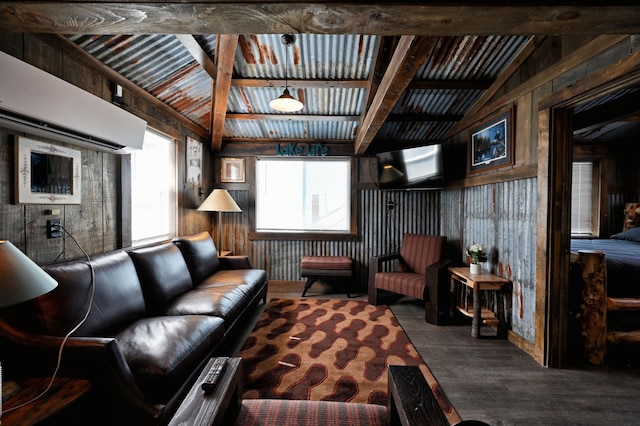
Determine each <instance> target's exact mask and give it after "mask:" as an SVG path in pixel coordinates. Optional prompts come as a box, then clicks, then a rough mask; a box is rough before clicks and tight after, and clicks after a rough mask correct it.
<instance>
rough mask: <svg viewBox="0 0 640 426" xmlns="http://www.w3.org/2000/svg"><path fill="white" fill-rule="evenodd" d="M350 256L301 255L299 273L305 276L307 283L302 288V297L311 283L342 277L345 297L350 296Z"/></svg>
mask: <svg viewBox="0 0 640 426" xmlns="http://www.w3.org/2000/svg"><path fill="white" fill-rule="evenodd" d="M351 263H352V262H351V258H349V257H347V256H303V257H302V260H301V261H300V275H302V277H306V278H307V283H306V284H305V285H304V290H302V297H304V296H305V294H306V293H307V290H309V288H311V286H312V285H313V283H315V282H316V281H318V280H321V279H325V280H330V279H335V278H339V279H343V281H344V286H345V291H346V293H347V297H351V294H350V291H349V278H351V276H352V268H351Z"/></svg>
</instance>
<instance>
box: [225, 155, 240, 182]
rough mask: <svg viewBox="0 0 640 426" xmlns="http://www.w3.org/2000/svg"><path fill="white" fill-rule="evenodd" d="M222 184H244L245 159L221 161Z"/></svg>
mask: <svg viewBox="0 0 640 426" xmlns="http://www.w3.org/2000/svg"><path fill="white" fill-rule="evenodd" d="M220 169H221V176H220V181H221V182H244V158H222V159H220Z"/></svg>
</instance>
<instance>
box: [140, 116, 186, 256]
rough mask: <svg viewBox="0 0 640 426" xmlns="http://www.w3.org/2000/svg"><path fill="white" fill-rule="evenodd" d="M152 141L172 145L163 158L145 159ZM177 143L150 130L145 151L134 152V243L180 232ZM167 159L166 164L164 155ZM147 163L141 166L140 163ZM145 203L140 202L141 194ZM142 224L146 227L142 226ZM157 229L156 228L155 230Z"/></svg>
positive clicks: (168, 236) (169, 236)
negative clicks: (178, 227)
mask: <svg viewBox="0 0 640 426" xmlns="http://www.w3.org/2000/svg"><path fill="white" fill-rule="evenodd" d="M153 141H156V142H160V143H162V141H166V142H167V143H169V144H170V146H169V149H168V150H166V152H164V153H161V155H160V158H157V156H156V157H155V158H153V157H152V158H145V157H148V156H145V154H146V153H148V151H147V152H145V148H147V149H149V147H150V146H151V144H152V143H153ZM176 151H177V144H176V142H175V140H173V139H172V138H170V137H168V136H165V135H162V134H160V133H158V132H156V131H153V130H151V129H147V131H146V133H145V142H144V145H143V148H142V150H140V151H134V152H132V153H131V244H132V246H134V247H136V246H141V245H145V244H150V243H154V242H159V241H166V240H170V239H171V238H174V237H175V236H176V235H177V224H178V194H177V192H178V173H177V166H176V164H177V163H176V159H177V152H176ZM164 154H166V155H167V158H166V161H165V162H164V163H161V162H162V161H163V155H164ZM145 161H146V162H147V164H146V165H144V166H142V167H146V168H144V169H141V166H140V164H144V162H145ZM143 194H144V197H146V203H145V204H140V203H139V202H140V201H141V197H142V196H143ZM141 224H144V227H145V228H148V229H140V228H139V227H140V226H141ZM155 230H157V231H155Z"/></svg>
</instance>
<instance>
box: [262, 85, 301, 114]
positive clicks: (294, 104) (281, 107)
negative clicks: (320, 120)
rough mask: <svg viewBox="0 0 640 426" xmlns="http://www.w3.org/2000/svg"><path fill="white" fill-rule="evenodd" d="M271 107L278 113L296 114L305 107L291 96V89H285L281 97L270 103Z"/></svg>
mask: <svg viewBox="0 0 640 426" xmlns="http://www.w3.org/2000/svg"><path fill="white" fill-rule="evenodd" d="M269 106H270V107H271V108H273V109H275V110H276V111H282V112H294V111H300V110H301V109H302V107H303V106H304V105H303V104H302V102H300V101H299V100H297V99H295V98H294V97H293V96H291V93H289V89H287V88H285V89H284V92H282V95H280V97H279V98H276V99H274V100H272V101H271V102H269Z"/></svg>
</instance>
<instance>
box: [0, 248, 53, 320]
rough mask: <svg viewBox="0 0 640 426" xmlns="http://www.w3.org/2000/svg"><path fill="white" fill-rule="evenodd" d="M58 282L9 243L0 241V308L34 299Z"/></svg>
mask: <svg viewBox="0 0 640 426" xmlns="http://www.w3.org/2000/svg"><path fill="white" fill-rule="evenodd" d="M57 286H58V282H57V281H56V280H54V279H53V278H52V277H51V276H50V275H49V274H47V273H46V272H45V271H44V270H43V269H42V268H40V267H39V266H38V265H36V263H35V262H34V261H33V260H31V259H29V257H27V255H25V254H24V253H23V252H21V251H20V250H19V249H18V248H17V247H16V246H14V245H13V244H12V243H11V242H10V241H0V308H4V307H6V306H11V305H15V304H17V303H20V302H25V301H27V300H31V299H35V298H36V297H38V296H41V295H43V294H45V293H48V292H50V291H51V290H53V289H54V288H56V287H57Z"/></svg>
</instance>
